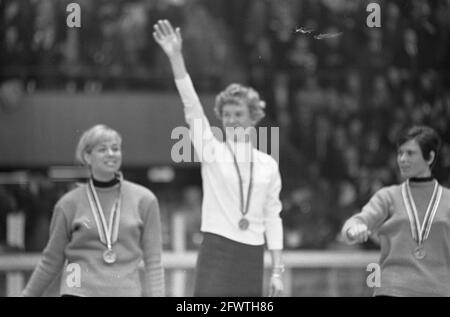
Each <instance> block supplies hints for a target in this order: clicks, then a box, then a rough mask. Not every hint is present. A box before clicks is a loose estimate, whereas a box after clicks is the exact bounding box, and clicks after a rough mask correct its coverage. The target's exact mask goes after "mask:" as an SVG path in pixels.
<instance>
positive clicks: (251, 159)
mask: <svg viewBox="0 0 450 317" xmlns="http://www.w3.org/2000/svg"><path fill="white" fill-rule="evenodd" d="M225 143H226V144H227V148H228V150H230V153H231V155H232V156H233V162H234V167H235V169H236V172H237V175H238V178H239V193H240V198H241V204H240V205H241V206H240V207H241V213H242V216H245V215H246V214H247V213H248V208H249V206H250V197H251V195H252V188H253V163H254V162H253V148H251V149H250V180H249V184H248V190H247V202H246V204H245V209H244V184H243V181H242V176H241V172H240V170H239V166H238V162H237V159H236V156H235V155H234V153H233V150H232V149H231V146H230V145H229V144H228V142H225Z"/></svg>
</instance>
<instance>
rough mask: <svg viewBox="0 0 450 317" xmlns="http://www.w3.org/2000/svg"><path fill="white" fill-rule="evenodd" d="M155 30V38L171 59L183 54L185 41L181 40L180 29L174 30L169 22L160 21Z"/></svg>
mask: <svg viewBox="0 0 450 317" xmlns="http://www.w3.org/2000/svg"><path fill="white" fill-rule="evenodd" d="M153 29H154V30H155V31H154V32H153V38H154V39H155V41H156V43H158V44H159V46H161V48H162V49H163V51H164V52H165V53H166V54H167V56H168V57H169V58H170V57H172V56H174V55H176V54H179V53H181V48H182V43H183V40H182V38H181V32H180V28H176V29H175V30H174V28H173V27H172V25H171V24H170V22H169V21H168V20H159V21H158V23H156V24H155V25H154V26H153Z"/></svg>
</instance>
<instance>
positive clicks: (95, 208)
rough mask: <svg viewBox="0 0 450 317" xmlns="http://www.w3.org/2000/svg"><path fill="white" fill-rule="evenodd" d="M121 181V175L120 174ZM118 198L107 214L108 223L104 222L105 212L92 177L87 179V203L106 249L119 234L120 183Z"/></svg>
mask: <svg viewBox="0 0 450 317" xmlns="http://www.w3.org/2000/svg"><path fill="white" fill-rule="evenodd" d="M120 178H121V182H122V176H120ZM119 186H120V189H119V198H118V199H117V200H116V202H115V203H114V204H113V206H112V209H111V214H110V216H109V225H108V223H107V222H106V218H105V214H104V213H103V209H102V206H101V204H100V200H99V199H98V196H97V192H96V191H95V187H94V183H93V182H92V179H90V180H89V182H88V186H87V196H88V200H89V205H90V207H91V211H92V214H93V216H94V219H95V223H96V225H97V230H98V235H99V237H100V241H101V242H102V243H103V244H105V245H106V246H107V248H108V250H111V249H112V245H113V244H114V243H115V242H116V241H117V238H118V235H119V221H118V220H119V219H120V209H121V205H122V190H121V187H122V184H121V183H120V185H119Z"/></svg>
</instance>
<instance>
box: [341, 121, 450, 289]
mask: <svg viewBox="0 0 450 317" xmlns="http://www.w3.org/2000/svg"><path fill="white" fill-rule="evenodd" d="M440 144H441V140H440V137H439V136H438V134H437V133H436V131H434V130H433V129H432V128H430V127H426V126H416V127H412V128H410V129H409V130H408V131H406V132H405V133H404V134H403V135H402V136H401V137H400V138H399V141H398V143H397V146H398V153H397V163H398V166H399V168H400V173H401V175H402V177H403V178H404V179H405V181H404V183H402V184H400V185H394V186H389V187H385V188H382V189H380V190H379V191H378V192H377V193H376V194H375V195H374V196H373V197H372V199H371V200H370V201H369V203H368V204H366V205H365V206H364V207H363V209H362V211H361V212H360V213H358V214H356V215H354V216H353V217H351V218H350V219H349V220H347V222H346V223H345V224H344V226H343V229H342V234H343V237H344V238H345V239H346V240H347V242H348V243H362V242H365V241H367V239H368V237H369V235H370V234H371V233H372V232H375V231H377V234H378V237H379V240H380V246H381V256H380V260H379V264H380V267H381V283H380V285H379V287H376V288H375V291H374V295H375V296H450V191H449V190H448V189H447V188H444V187H442V186H441V185H439V183H438V182H437V181H436V179H434V178H433V176H432V173H431V171H432V167H433V165H434V163H435V162H436V159H437V156H438V153H439V148H440Z"/></svg>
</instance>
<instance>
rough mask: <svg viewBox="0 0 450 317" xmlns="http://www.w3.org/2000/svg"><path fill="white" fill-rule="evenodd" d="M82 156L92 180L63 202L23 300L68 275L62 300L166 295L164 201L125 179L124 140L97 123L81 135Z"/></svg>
mask: <svg viewBox="0 0 450 317" xmlns="http://www.w3.org/2000/svg"><path fill="white" fill-rule="evenodd" d="M76 157H77V159H78V160H79V161H80V162H81V163H83V164H84V165H86V166H87V167H88V168H89V171H90V175H91V177H90V179H89V180H88V181H87V183H86V184H83V185H81V186H79V187H78V188H75V189H73V190H72V191H70V192H68V193H67V194H65V195H64V196H63V197H62V198H61V199H60V200H59V201H58V202H57V203H56V206H55V208H54V212H53V216H52V221H51V225H50V238H49V241H48V243H47V246H46V247H45V250H44V252H43V255H42V259H41V261H40V262H39V264H38V266H37V267H36V269H35V270H34V272H33V274H32V276H31V278H30V280H29V281H28V284H27V286H26V288H25V290H24V291H23V293H22V295H23V296H33V297H35V296H42V295H43V294H44V292H45V290H46V289H47V287H48V286H49V285H50V284H51V283H52V281H53V280H54V279H55V278H56V277H57V276H58V275H59V274H60V273H61V272H62V277H61V285H60V286H61V287H60V294H61V296H78V297H85V296H89V297H106V296H120V297H134V296H164V272H163V268H162V263H161V254H162V241H161V222H160V214H159V205H158V200H157V199H156V197H155V195H154V194H153V193H152V192H151V191H150V190H148V189H147V188H145V187H142V186H140V185H138V184H134V183H132V182H129V181H126V180H124V179H123V177H122V174H121V173H120V167H121V164H122V137H121V136H120V134H119V133H118V132H117V131H115V130H113V129H111V128H109V127H107V126H105V125H96V126H94V127H92V128H90V129H88V130H87V131H85V132H84V133H83V135H82V136H81V138H80V140H79V142H78V147H77V151H76ZM141 262H143V263H144V274H142V278H141V274H139V270H140V269H139V267H140V265H141Z"/></svg>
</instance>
